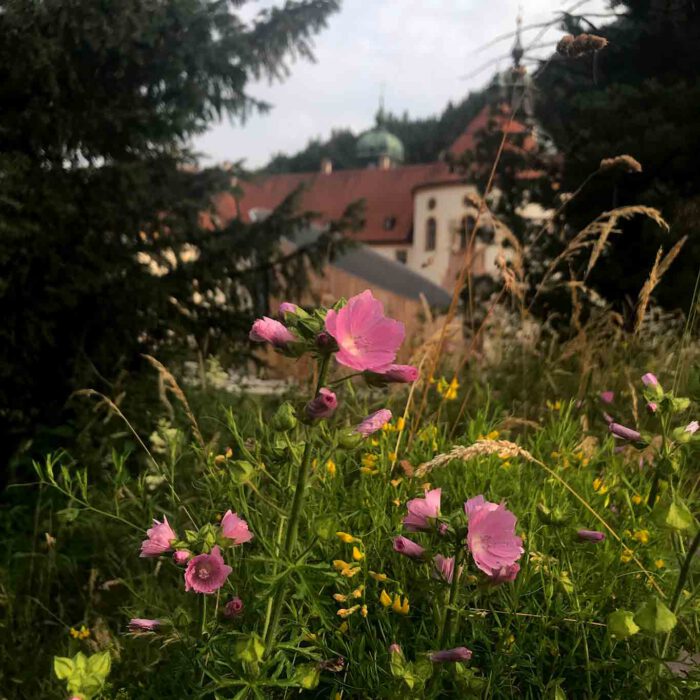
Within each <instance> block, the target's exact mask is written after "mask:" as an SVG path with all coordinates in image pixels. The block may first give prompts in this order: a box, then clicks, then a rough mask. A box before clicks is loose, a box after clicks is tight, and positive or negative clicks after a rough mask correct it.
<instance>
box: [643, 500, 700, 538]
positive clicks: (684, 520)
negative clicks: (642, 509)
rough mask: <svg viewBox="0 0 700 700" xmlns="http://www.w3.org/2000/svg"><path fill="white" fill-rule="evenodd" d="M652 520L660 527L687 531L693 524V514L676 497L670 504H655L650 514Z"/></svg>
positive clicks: (660, 502)
mask: <svg viewBox="0 0 700 700" xmlns="http://www.w3.org/2000/svg"><path fill="white" fill-rule="evenodd" d="M652 519H653V520H654V522H655V523H656V524H657V525H660V526H661V527H669V528H671V529H672V530H687V529H688V528H689V527H691V526H692V525H693V523H694V518H693V514H692V513H691V512H690V509H689V508H688V506H687V505H686V504H685V503H684V502H683V501H682V500H681V499H680V498H678V497H676V498H674V499H673V500H672V501H671V502H670V503H669V502H668V501H666V502H662V501H659V502H657V504H656V506H655V507H654V512H653V513H652Z"/></svg>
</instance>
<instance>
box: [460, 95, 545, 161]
mask: <svg viewBox="0 0 700 700" xmlns="http://www.w3.org/2000/svg"><path fill="white" fill-rule="evenodd" d="M489 122H492V123H493V124H494V127H495V128H496V129H497V130H499V131H501V133H502V132H503V131H504V130H506V129H507V131H508V133H509V134H523V133H525V132H526V131H527V130H528V128H527V127H526V126H525V125H524V124H523V123H521V122H519V121H517V120H515V119H514V120H513V121H510V118H509V117H508V114H507V113H504V114H494V113H493V112H492V109H491V107H490V106H489V105H485V106H484V107H483V108H482V109H481V112H479V114H477V115H476V116H475V117H474V119H472V120H471V121H470V122H469V124H468V126H467V128H466V129H465V130H464V131H463V132H462V134H460V136H458V137H457V140H456V141H455V142H454V143H453V144H452V145H451V146H450V148H449V153H450V155H452V156H461V155H462V154H463V153H464V152H465V151H473V150H475V149H476V142H477V136H478V134H479V132H480V131H483V130H484V129H487V128H488V127H489ZM527 143H528V140H527V139H526V144H527ZM526 144H524V145H525V147H526V148H529V147H528V146H527V145H526ZM533 146H534V142H533Z"/></svg>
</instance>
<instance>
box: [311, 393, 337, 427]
mask: <svg viewBox="0 0 700 700" xmlns="http://www.w3.org/2000/svg"><path fill="white" fill-rule="evenodd" d="M336 408H338V398H337V397H336V395H335V394H334V393H333V392H332V391H331V390H330V389H327V388H326V387H323V388H321V389H319V392H318V394H316V398H314V399H312V400H311V401H309V403H307V404H306V409H305V410H306V415H307V417H308V418H310V419H311V420H320V419H322V418H330V417H331V416H332V415H333V414H334V413H335V409H336Z"/></svg>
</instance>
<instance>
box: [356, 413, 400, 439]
mask: <svg viewBox="0 0 700 700" xmlns="http://www.w3.org/2000/svg"><path fill="white" fill-rule="evenodd" d="M390 420H391V411H390V410H389V409H388V408H380V409H379V410H378V411H375V412H374V413H370V415H368V416H367V418H365V419H364V420H363V421H362V423H360V424H359V425H358V426H356V427H355V432H356V433H360V435H362V437H369V436H370V435H371V434H372V433H376V432H377V430H381V429H382V428H383V427H384V426H385V425H386V424H387V423H388V422H389V421H390Z"/></svg>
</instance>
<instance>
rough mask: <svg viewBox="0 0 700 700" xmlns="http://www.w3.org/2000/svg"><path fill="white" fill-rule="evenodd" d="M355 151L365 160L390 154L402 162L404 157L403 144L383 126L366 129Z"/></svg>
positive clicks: (392, 158)
mask: <svg viewBox="0 0 700 700" xmlns="http://www.w3.org/2000/svg"><path fill="white" fill-rule="evenodd" d="M355 152H356V153H357V157H358V158H361V159H363V160H378V159H379V158H380V156H389V158H391V160H392V161H394V162H397V163H402V162H403V158H404V150H403V144H402V143H401V141H400V140H399V139H398V138H397V137H396V136H394V134H392V133H389V132H388V131H387V130H386V129H385V128H384V127H383V126H377V127H375V128H374V129H370V130H369V131H365V133H364V134H362V135H361V136H360V137H359V138H358V139H357V144H356V145H355Z"/></svg>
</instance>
